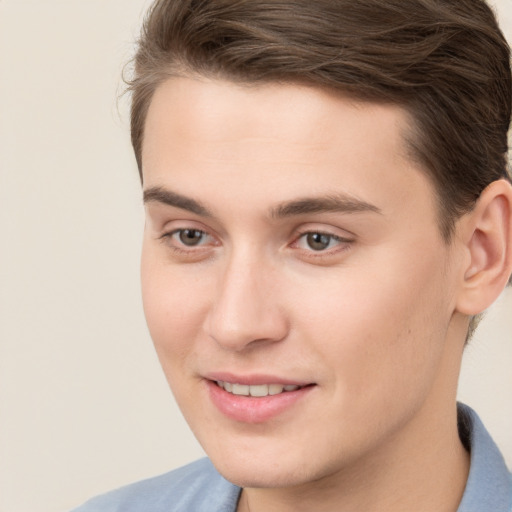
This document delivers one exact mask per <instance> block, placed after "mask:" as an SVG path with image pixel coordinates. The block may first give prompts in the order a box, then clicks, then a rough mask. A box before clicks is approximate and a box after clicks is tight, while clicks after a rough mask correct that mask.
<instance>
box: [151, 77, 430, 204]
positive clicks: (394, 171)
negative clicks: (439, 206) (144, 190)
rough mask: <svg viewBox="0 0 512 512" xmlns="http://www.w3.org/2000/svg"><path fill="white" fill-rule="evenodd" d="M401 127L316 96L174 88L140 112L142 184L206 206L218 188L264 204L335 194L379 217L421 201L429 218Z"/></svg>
mask: <svg viewBox="0 0 512 512" xmlns="http://www.w3.org/2000/svg"><path fill="white" fill-rule="evenodd" d="M408 127H409V117H408V115H407V113H406V112H405V111H404V110H403V109H401V108H399V107H397V106H392V105H382V104H375V103H369V102H361V101H355V100H353V99H350V98H347V97H344V96H342V95H340V94H339V93H334V92H332V91H326V90H323V89H319V88H316V87H310V86H305V85H297V84H274V83H271V84H265V85H257V86H255V85H253V86H244V85H238V84H234V83H232V82H228V81H223V80H207V79H193V78H183V77H181V78H172V79H169V80H168V81H166V82H164V83H163V84H162V85H161V86H160V87H159V88H158V89H157V90H156V91H155V94H154V97H153V99H152V102H151V104H150V107H149V110H148V115H147V118H146V126H145V137H144V142H143V148H142V168H143V176H144V182H145V186H146V187H149V186H165V185H166V184H168V183H170V182H172V184H173V187H172V188H175V186H178V188H180V190H179V192H182V193H185V194H187V195H190V194H191V195H192V196H194V195H196V194H201V193H202V192H205V193H206V192H207V191H208V192H209V199H211V200H214V199H215V197H216V196H218V195H219V194H218V191H215V192H216V193H215V194H213V192H214V190H215V188H216V187H217V188H218V187H219V186H221V187H222V188H223V189H225V190H226V192H233V191H236V194H238V195H239V196H243V195H244V194H246V195H247V196H248V197H251V198H253V197H257V196H258V195H259V197H260V199H261V200H264V201H265V202H271V201H275V202H280V201H283V200H287V199H293V198H294V197H296V196H304V195H305V193H306V192H307V193H308V194H309V195H310V194H311V193H315V194H316V193H318V194H328V193H330V192H332V191H335V192H337V193H344V194H351V195H353V196H355V197H359V198H361V199H363V200H365V201H368V202H370V203H373V204H376V205H377V206H378V207H379V208H380V209H383V208H385V207H388V208H391V209H393V208H394V207H396V206H397V205H398V203H399V202H404V201H406V199H407V200H411V198H413V202H414V201H416V204H417V206H418V207H420V205H419V204H418V202H417V198H414V196H415V195H418V196H421V197H422V198H423V199H425V196H426V195H427V196H428V197H427V203H428V204H426V206H428V207H429V208H430V207H431V206H432V205H433V201H432V200H431V199H432V197H431V196H432V190H431V187H430V183H429V182H428V180H427V179H426V178H425V176H424V173H423V172H421V171H420V170H419V169H418V166H417V164H415V163H414V161H413V160H412V159H411V158H409V155H408V151H407V144H406V135H407V134H408ZM386 196H387V197H386ZM230 197H231V199H232V196H228V195H226V197H225V198H223V199H225V200H229V198H230ZM221 199H222V198H221ZM386 203H387V204H386ZM247 204H250V202H249V203H247Z"/></svg>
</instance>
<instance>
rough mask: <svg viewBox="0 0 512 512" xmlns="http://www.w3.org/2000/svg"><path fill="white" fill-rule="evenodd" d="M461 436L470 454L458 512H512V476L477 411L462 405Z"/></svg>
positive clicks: (459, 413)
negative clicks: (468, 467)
mask: <svg viewBox="0 0 512 512" xmlns="http://www.w3.org/2000/svg"><path fill="white" fill-rule="evenodd" d="M458 422H459V435H460V438H461V441H462V442H463V444H464V445H465V446H466V448H467V449H468V450H469V451H470V454H471V462H470V470H469V477H468V481H467V483H466V488H465V490H464V494H463V496H462V501H461V503H460V505H459V508H458V509H457V512H484V511H485V512H487V511H488V512H491V511H492V512H511V511H512V475H511V474H510V473H509V471H508V469H507V466H506V465H505V461H504V460H503V456H502V455H501V453H500V451H499V449H498V447H497V446H496V444H495V443H494V441H493V440H492V438H491V436H490V435H489V433H488V432H487V430H486V429H485V427H484V425H483V423H482V421H481V420H480V418H479V417H478V415H477V414H476V412H475V411H473V410H472V409H471V408H469V407H467V406H466V405H463V404H458Z"/></svg>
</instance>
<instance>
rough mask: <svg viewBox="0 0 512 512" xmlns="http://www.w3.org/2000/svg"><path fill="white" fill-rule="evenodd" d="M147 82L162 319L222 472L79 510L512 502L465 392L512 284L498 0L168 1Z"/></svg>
mask: <svg viewBox="0 0 512 512" xmlns="http://www.w3.org/2000/svg"><path fill="white" fill-rule="evenodd" d="M131 89H132V93H133V103H132V142H133V146H134V149H135V155H136V158H137V162H138V164H139V169H140V172H141V179H142V184H143V193H144V201H145V207H146V227H145V236H144V244H143V256H142V283H143V297H144V307H145V313H146V317H147V321H148V325H149V329H150V331H151V335H152V338H153V340H154V343H155V346H156V350H157V352H158V355H159V358H160V361H161V363H162V367H163V370H164V372H165V375H166V377H167V379H168V381H169V385H170V387H171V389H172V391H173V392H174V394H175V396H176V399H177V401H178V403H179V405H180V407H181V409H182V411H183V414H184V415H185V418H186V419H187V421H188V423H189V424H190V427H191V428H192V430H193V431H194V433H195V435H196V436H197V438H198V440H199V442H200V443H201V444H202V446H203V448H204V450H205V451H206V453H207V454H208V457H209V458H208V459H205V460H203V461H199V462H197V463H194V464H192V465H190V466H187V467H185V468H182V469H179V470H177V471H173V472H171V473H169V474H167V475H163V476H161V477H157V478H154V479H151V480H148V481H145V482H141V483H138V484H134V485H132V486H128V487H126V488H123V489H121V490H118V491H115V492H113V493H110V494H107V495H105V496H103V497H100V498H96V499H94V500H92V501H91V502H89V504H86V505H85V506H84V507H83V508H80V509H79V510H80V511H81V512H85V511H114V510H122V511H124V512H128V511H144V512H149V511H152V512H157V511H158V512H160V511H161V512H163V511H187V512H195V511H209V512H211V511H229V512H235V511H238V512H262V511H264V512H272V511H280V512H287V511H293V512H297V511H311V510H315V511H325V512H327V511H336V512H343V511H351V512H353V511H365V512H377V511H381V512H382V511H386V512H387V511H391V510H392V511H404V512H405V511H410V510H415V511H417V512H433V511H436V512H455V511H458V512H469V511H472V512H476V511H479V512H483V511H493V512H507V511H509V510H511V508H512V480H511V476H510V474H509V473H508V470H507V468H506V467H505V464H504V462H503V459H502V457H501V455H500V453H499V451H498V449H497V448H496V446H495V445H494V443H493V441H492V440H491V438H490V437H489V435H488V433H487V432H486V430H485V428H484V426H483V425H482V424H481V422H480V420H479V419H478V416H477V415H476V413H474V412H473V411H471V410H470V409H468V408H467V407H465V406H462V405H460V406H459V407H457V404H456V389H457V379H458V374H459V369H460V363H461V358H462V353H463V349H464V346H465V344H466V342H467V340H468V337H469V335H470V332H471V330H472V329H473V328H474V327H475V325H476V322H477V319H478V315H479V314H480V313H481V312H483V311H484V310H485V309H486V308H487V307H488V306H490V305H491V304H492V302H493V301H494V300H495V299H496V298H497V297H498V295H499V294H500V292H501V291H502V290H503V288H504V287H505V285H506V284H507V281H508V280H509V278H510V275H511V272H512V186H511V185H510V176H509V175H508V173H507V166H506V162H507V130H508V127H509V122H510V110H511V75H510V66H509V51H508V47H507V44H506V42H505V40H504V38H503V36H502V34H501V32H500V31H499V29H498V27H497V24H496V21H495V19H494V16H493V14H492V12H491V11H490V9H489V8H488V6H487V5H486V4H485V3H484V2H483V1H482V0H461V1H459V2H449V1H446V0H410V1H408V2H403V1H402V0H400V1H399V0H391V1H387V2H382V1H381V0H335V1H332V0H329V1H327V0H319V1H315V2H311V1H310V0H273V1H264V0H238V1H230V0H222V1H219V0H216V1H214V0H203V1H193V0H160V1H157V2H156V3H155V4H154V6H153V8H152V9H151V11H150V13H149V16H148V18H147V20H146V23H145V26H144V30H143V34H142V38H141V40H140V44H139V49H138V52H137V55H136V58H135V75H134V78H133V81H132V83H131Z"/></svg>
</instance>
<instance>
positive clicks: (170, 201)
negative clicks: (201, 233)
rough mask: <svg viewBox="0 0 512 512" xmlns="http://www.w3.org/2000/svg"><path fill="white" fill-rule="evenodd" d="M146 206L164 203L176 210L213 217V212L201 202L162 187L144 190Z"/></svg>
mask: <svg viewBox="0 0 512 512" xmlns="http://www.w3.org/2000/svg"><path fill="white" fill-rule="evenodd" d="M143 199H144V204H146V203H152V202H156V203H163V204H166V205H168V206H174V207H175V208H181V209H182V210H187V211H189V212H192V213H195V214H197V215H202V216H203V217H212V214H211V212H210V211H209V210H208V208H206V207H205V206H204V205H202V204H201V203H200V202H199V201H196V200H195V199H192V198H190V197H186V196H182V195H181V194H178V193H176V192H172V191H171V190H167V189H165V188H162V187H152V188H148V189H147V190H144V195H143Z"/></svg>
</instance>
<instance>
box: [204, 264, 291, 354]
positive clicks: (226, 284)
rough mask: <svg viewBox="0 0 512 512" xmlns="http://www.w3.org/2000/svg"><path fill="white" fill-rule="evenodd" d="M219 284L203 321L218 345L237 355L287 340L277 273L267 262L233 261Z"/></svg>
mask: <svg viewBox="0 0 512 512" xmlns="http://www.w3.org/2000/svg"><path fill="white" fill-rule="evenodd" d="M219 281H220V282H219V284H218V289H217V293H216V294H215V300H214V302H213V304H212V306H211V309H210V311H209V315H208V317H207V322H206V329H207V331H208V334H209V336H210V337H211V338H212V339H213V340H215V342H216V343H217V344H218V345H220V346H221V347H222V348H224V349H226V350H231V351H237V352H240V351H243V350H246V349H248V348H249V347H251V348H254V347H255V346H260V345H262V344H264V343H272V342H277V341H280V340H282V339H283V338H285V337H286V334H287V332H288V321H287V317H286V314H285V312H284V309H283V307H282V306H283V305H282V304H281V301H280V293H279V291H280V290H279V282H278V279H277V273H276V269H273V268H272V266H271V265H270V264H269V263H268V262H265V261H263V260H262V259H258V260H256V261H255V260H254V259H253V260H249V259H248V258H243V257H241V258H233V259H232V260H231V261H230V262H229V263H228V264H227V266H226V268H225V270H224V272H223V273H222V277H221V279H220V280H219Z"/></svg>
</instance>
